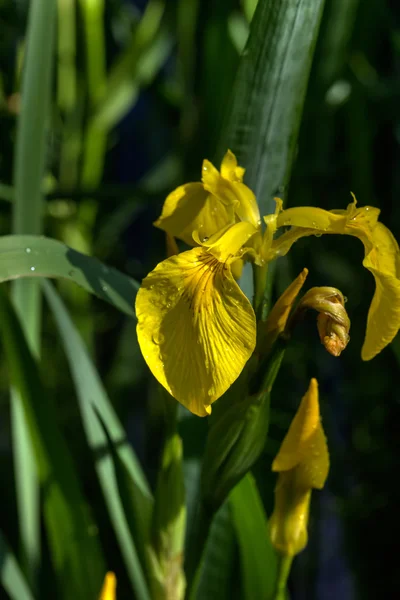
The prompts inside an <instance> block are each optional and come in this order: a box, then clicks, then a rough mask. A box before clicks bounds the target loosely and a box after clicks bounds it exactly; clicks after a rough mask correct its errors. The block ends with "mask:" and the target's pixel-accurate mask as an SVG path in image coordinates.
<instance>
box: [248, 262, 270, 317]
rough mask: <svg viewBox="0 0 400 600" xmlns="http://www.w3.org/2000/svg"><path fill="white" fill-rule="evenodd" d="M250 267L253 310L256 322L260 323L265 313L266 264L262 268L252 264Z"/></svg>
mask: <svg viewBox="0 0 400 600" xmlns="http://www.w3.org/2000/svg"><path fill="white" fill-rule="evenodd" d="M252 267H253V284H254V297H253V308H254V312H255V313H256V317H257V321H260V320H262V318H263V317H264V312H265V301H264V296H265V289H266V286H267V275H268V263H265V265H263V266H262V267H259V266H257V265H255V264H253V265H252Z"/></svg>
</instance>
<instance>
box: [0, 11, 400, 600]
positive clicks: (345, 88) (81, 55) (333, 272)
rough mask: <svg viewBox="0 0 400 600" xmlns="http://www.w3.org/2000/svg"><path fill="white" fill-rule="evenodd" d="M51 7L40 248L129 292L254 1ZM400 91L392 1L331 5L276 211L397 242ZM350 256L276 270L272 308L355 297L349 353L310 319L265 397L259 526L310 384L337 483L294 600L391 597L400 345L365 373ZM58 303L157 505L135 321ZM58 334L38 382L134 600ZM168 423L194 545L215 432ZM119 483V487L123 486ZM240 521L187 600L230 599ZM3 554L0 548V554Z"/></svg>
mask: <svg viewBox="0 0 400 600" xmlns="http://www.w3.org/2000/svg"><path fill="white" fill-rule="evenodd" d="M57 4H58V11H59V12H58V35H57V49H56V59H55V65H54V67H55V78H54V85H53V103H52V108H51V111H50V113H49V114H48V115H47V134H46V151H45V161H46V177H45V181H44V183H43V193H44V195H45V212H44V233H45V234H46V235H47V236H48V237H52V238H56V239H58V240H60V241H61V242H63V243H65V244H68V245H69V246H71V247H72V248H73V249H74V250H76V251H78V252H81V253H85V254H89V255H91V256H96V257H97V258H99V259H100V260H101V261H102V262H103V263H106V264H108V265H113V266H114V267H115V268H117V269H119V270H120V271H122V272H123V273H125V274H127V275H128V276H130V277H132V278H135V279H137V280H140V279H141V278H142V277H144V276H145V275H146V274H147V273H148V272H149V270H151V269H152V268H153V267H154V266H155V265H156V264H157V263H158V262H159V261H160V260H162V259H163V257H164V256H165V240H164V236H163V235H162V232H160V231H159V230H157V229H155V228H154V227H152V221H153V220H154V219H155V218H156V217H157V216H158V213H159V211H160V209H161V206H162V202H163V200H164V198H165V196H166V194H167V193H168V192H169V191H170V190H171V189H173V188H174V187H175V186H177V185H179V184H180V183H182V182H183V181H193V180H197V179H198V176H199V173H200V165H201V161H202V159H203V158H204V157H209V158H210V159H212V158H213V157H214V156H215V154H216V150H217V148H216V146H217V143H218V139H219V136H220V132H221V129H222V125H223V120H224V115H225V112H226V108H227V106H228V103H229V100H230V95H231V91H232V86H233V82H234V80H235V74H236V71H237V67H238V63H239V55H240V52H241V51H242V49H243V48H244V45H245V43H246V40H247V36H248V32H249V22H250V20H251V17H252V14H253V11H254V8H255V5H256V2H255V1H254V0H253V1H251V0H243V1H242V2H239V0H221V1H220V2H213V1H212V0H205V1H203V2H200V1H199V0H176V1H175V2H165V3H163V2H161V1H160V0H149V2H145V1H144V0H143V1H139V0H137V1H136V2H134V1H133V0H132V1H128V0H125V1H123V0H104V3H102V2H101V1H100V0H96V2H93V1H92V2H89V1H87V0H79V1H78V0H58V3H57ZM28 9H29V2H28V0H19V1H17V0H1V1H0V32H1V35H0V233H1V234H2V235H6V234H9V233H10V231H11V208H12V202H13V198H14V190H13V187H12V185H13V184H12V181H13V170H14V167H15V165H14V161H15V155H14V146H15V140H16V119H17V117H18V114H19V111H20V103H21V98H20V85H21V73H22V70H23V58H22V57H23V51H24V47H25V44H26V40H25V37H24V35H25V31H26V23H27V13H28ZM399 76H400V6H399V5H398V3H396V2H394V1H390V0H385V1H382V0H370V1H369V2H358V0H327V1H326V4H325V9H324V13H323V18H322V24H321V28H320V33H319V38H318V41H317V47H316V52H315V59H314V62H313V67H312V72H311V77H310V81H309V86H308V91H307V96H306V101H305V108H304V113H303V120H302V124H301V129H300V136H299V141H298V145H297V149H296V157H295V161H294V170H293V173H292V178H291V181H290V184H289V186H288V188H286V189H284V190H276V192H279V193H282V194H283V195H284V196H285V200H286V202H287V206H297V205H318V206H320V207H322V208H326V209H332V208H345V206H346V205H347V204H348V203H349V202H350V190H351V191H353V192H354V193H355V195H356V196H357V198H358V200H359V202H360V204H363V205H364V204H372V205H374V206H378V207H379V208H380V209H381V211H382V212H381V220H382V222H383V223H384V224H385V225H387V226H388V227H390V229H391V230H392V232H393V233H394V235H395V236H396V237H397V239H399V238H400V205H399V203H398V201H397V198H398V196H399V193H400V176H399V173H400V169H399V161H400V112H399V108H398V107H399V101H400V86H399ZM233 150H235V149H234V148H233ZM262 201H263V202H264V201H266V199H262ZM362 256H363V254H362V247H361V244H360V243H359V241H358V240H354V239H352V238H347V237H346V236H342V237H341V238H340V242H339V243H338V238H337V237H335V236H324V237H322V238H314V237H312V238H307V239H304V240H301V241H299V242H298V243H297V245H296V252H292V253H291V254H290V256H288V257H285V258H282V259H280V260H279V261H278V263H277V269H276V276H275V280H274V288H273V293H274V297H275V298H276V297H277V296H278V295H279V294H280V293H281V292H282V291H283V289H285V288H286V286H287V285H288V284H289V283H290V282H291V281H292V279H294V277H295V276H296V275H297V274H298V273H299V272H300V271H301V269H302V268H303V267H305V266H307V268H308V269H309V272H310V274H309V278H308V281H307V285H308V286H309V287H312V286H314V285H318V286H321V285H329V286H335V287H337V288H339V289H340V290H341V291H342V292H343V293H344V294H345V296H347V299H348V301H347V304H346V308H347V311H348V313H349V315H350V318H351V321H352V326H351V330H350V335H351V342H350V344H349V346H348V347H347V349H346V351H345V352H344V353H343V355H342V356H341V358H340V359H335V358H333V357H331V356H330V355H328V354H327V353H325V352H323V351H322V349H321V346H320V344H319V340H318V335H317V331H316V324H315V322H314V321H313V318H312V317H311V316H310V317H307V318H306V320H305V322H304V323H303V324H302V325H301V327H299V328H298V330H297V331H296V334H295V336H294V339H293V340H292V342H291V344H290V346H289V348H288V349H287V351H286V355H285V358H284V360H283V365H282V367H281V369H282V370H281V373H280V375H279V377H278V378H277V381H276V383H275V386H274V390H273V393H272V408H271V431H270V438H269V440H268V442H267V445H266V448H265V450H264V452H263V453H262V455H261V457H260V458H259V460H258V462H257V464H256V467H255V469H254V475H255V478H256V481H257V484H258V487H259V489H260V493H261V496H262V498H263V501H264V505H265V507H266V512H267V514H270V512H271V508H272V506H271V503H272V499H273V495H272V490H273V486H274V477H273V475H272V474H271V473H270V465H271V460H272V458H273V456H274V455H275V453H276V451H277V449H278V446H279V442H280V441H281V440H282V438H283V436H284V434H285V431H286V430H287V427H288V424H289V422H290V419H291V416H292V415H293V413H294V410H295V407H296V405H297V403H298V400H299V398H300V397H301V396H302V394H303V393H304V390H305V389H306V388H307V385H308V381H309V379H310V377H317V378H318V380H319V382H320V393H321V411H322V414H323V419H324V428H325V431H326V433H327V437H328V440H329V447H330V452H331V457H332V458H331V465H332V466H331V472H330V477H329V480H328V485H327V487H326V488H325V490H324V492H323V493H322V494H321V495H320V496H319V497H318V498H314V499H313V510H312V515H313V520H312V523H311V531H310V542H309V545H308V547H307V549H306V550H305V551H304V552H303V553H302V554H301V555H300V556H299V557H298V559H297V560H296V561H295V564H294V568H293V571H292V575H291V580H290V585H289V587H290V590H291V597H292V598H293V599H294V600H301V599H306V598H307V600H311V599H313V598H315V599H317V598H330V597H331V598H337V597H341V598H342V599H343V600H353V598H354V599H355V598H362V599H363V600H364V599H365V600H368V599H370V598H371V599H372V598H391V597H395V595H396V591H397V588H398V583H397V574H396V573H397V567H396V564H395V561H393V560H390V559H391V558H392V557H393V556H395V555H396V554H395V553H396V550H397V540H398V539H399V535H400V519H399V516H398V504H399V502H400V495H399V491H398V487H397V483H396V473H397V472H398V470H399V467H400V458H399V457H400V444H399V435H398V423H399V419H400V404H399V393H398V391H397V386H396V384H395V381H396V379H395V377H396V374H397V373H398V370H399V363H400V341H399V339H397V340H395V341H394V343H393V345H392V347H388V348H386V349H385V350H384V351H383V353H382V354H380V355H379V356H378V357H377V358H376V359H374V361H373V362H371V363H362V362H361V360H360V349H361V344H362V340H363V336H364V332H365V322H366V315H367V310H368V306H369V303H370V300H371V297H372V293H373V280H372V277H371V275H370V274H369V273H368V272H367V271H366V270H365V269H363V268H362V266H361V262H362ZM349 258H351V260H349ZM57 288H58V291H59V292H60V293H61V295H62V297H63V299H64V302H65V303H66V304H67V306H68V309H69V312H70V315H71V317H72V319H73V322H74V323H75V325H76V327H77V330H78V331H79V334H80V336H81V338H82V339H83V340H84V342H85V343H86V345H87V347H88V348H89V350H90V353H91V357H92V360H93V363H94V364H95V365H96V367H97V370H98V372H99V374H100V377H101V380H102V381H103V382H104V387H105V390H104V394H107V395H108V396H109V398H110V399H111V401H112V405H113V407H114V409H115V412H116V417H115V418H116V419H117V420H116V421H115V422H114V425H115V423H119V422H121V423H122V424H123V427H124V429H125V430H126V432H127V438H128V441H129V442H130V443H131V444H132V446H133V447H134V449H135V452H136V454H137V455H138V457H139V458H140V462H141V465H142V467H143V469H144V471H145V472H146V474H147V475H148V478H149V481H150V482H151V487H152V489H153V490H154V488H155V485H156V480H157V471H158V468H159V465H160V457H161V455H162V447H163V441H164V437H163V436H165V431H164V429H163V423H164V421H163V417H164V413H163V410H164V409H163V408H162V407H161V408H160V399H159V397H158V392H157V390H156V389H155V386H154V384H153V382H152V381H151V377H150V375H149V373H148V370H147V368H146V366H145V363H144V361H143V359H142V357H141V354H140V351H139V348H138V345H137V342H136V335H135V322H134V320H133V319H129V318H128V317H126V316H125V315H124V314H122V313H121V312H117V311H116V310H115V309H114V308H113V307H112V306H110V305H109V304H107V303H106V302H103V301H101V300H99V299H98V298H96V297H94V296H92V295H89V294H88V292H87V291H85V290H83V289H81V288H78V287H77V286H75V285H73V284H72V283H70V282H69V281H64V280H62V281H60V282H58V284H57ZM55 320H56V319H55V317H54V315H53V314H52V312H51V311H50V310H49V308H48V305H47V304H46V306H45V308H44V309H43V338H42V349H41V351H42V357H41V372H42V373H43V374H44V381H45V385H46V390H47V394H48V396H49V400H50V402H51V403H52V405H53V407H54V409H55V412H56V415H57V422H58V425H59V427H60V429H61V430H62V432H63V434H64V436H65V439H66V441H67V445H68V448H69V450H70V454H71V457H72V460H73V463H74V466H75V469H76V470H77V475H78V478H79V481H80V482H81V486H82V488H83V493H84V496H85V498H86V499H87V503H88V505H89V506H90V509H91V513H92V515H93V520H94V521H95V522H96V523H101V524H102V527H101V529H100V530H98V531H96V532H95V537H96V539H97V538H98V540H99V543H101V546H102V548H103V550H104V552H105V560H106V563H107V566H108V568H110V569H113V570H115V571H116V573H117V577H118V599H119V600H121V599H124V598H130V597H132V592H131V584H130V581H129V574H128V572H127V570H126V569H124V568H123V567H122V566H121V565H123V558H122V556H121V550H120V546H119V544H118V541H117V537H116V533H115V531H114V530H113V528H112V525H111V522H110V521H111V519H110V516H109V512H108V509H107V507H106V503H105V501H104V499H103V496H102V494H101V490H100V486H99V482H98V480H97V478H96V472H95V469H94V467H93V457H92V455H91V454H90V452H89V446H91V445H92V443H91V442H90V441H88V437H87V434H85V431H84V427H83V425H82V420H81V417H80V412H79V411H80V408H79V404H78V402H77V401H76V393H75V388H74V384H73V380H72V378H71V375H70V372H69V368H68V364H67V360H66V357H65V355H64V351H63V348H62V347H61V344H60V341H59V337H58V333H57V330H56V322H55ZM3 352H4V350H3V346H1V348H0V353H1V354H0V356H1V362H0V469H1V473H2V477H1V484H0V495H1V498H2V511H1V516H0V530H1V532H2V534H3V535H4V537H5V538H6V539H7V543H8V545H9V546H10V548H11V549H12V550H13V552H14V554H15V556H17V558H19V552H20V548H19V530H18V517H17V507H16V497H15V473H14V470H13V466H12V459H11V448H12V445H11V429H10V408H9V402H8V386H9V374H8V370H7V365H6V362H5V360H4V358H3ZM102 393H103V392H102ZM82 402H83V399H80V403H82ZM81 409H82V407H81ZM178 412H179V417H180V422H179V433H180V435H181V436H182V439H183V447H184V457H185V463H184V472H185V476H186V494H187V500H188V513H189V519H188V523H189V532H188V536H190V524H191V517H190V515H193V514H194V512H195V504H196V493H197V490H198V485H199V483H198V479H199V460H200V457H201V456H202V454H203V450H204V444H205V438H206V433H207V424H206V423H205V421H204V420H201V419H197V418H195V417H193V416H192V415H190V414H188V413H187V412H186V411H184V409H181V407H179V411H178ZM103 418H104V417H103ZM103 426H104V428H103V429H101V427H100V426H99V427H100V429H101V431H100V429H99V430H98V431H97V433H98V435H99V436H100V437H101V438H102V439H103V441H104V440H107V439H109V438H111V439H113V437H112V436H113V432H112V431H111V429H108V428H109V427H110V423H107V422H106V423H103ZM115 427H117V425H115ZM114 434H115V431H114ZM114 442H115V440H114ZM92 449H93V448H92ZM118 460H119V459H118V458H116V457H115V456H114V457H113V461H114V462H113V464H112V465H110V468H112V469H113V473H115V478H116V481H117V480H118V481H117V482H119V485H121V480H120V479H118V477H120V476H121V472H122V473H125V471H123V470H122V471H121V465H120V463H119V462H118ZM124 477H125V479H128V480H129V477H127V476H126V473H125V475H124ZM125 483H126V481H125ZM131 483H132V482H131ZM116 485H117V484H116ZM246 485H252V484H251V481H250V482H249V480H246ZM239 493H240V492H239ZM239 500H240V498H239ZM238 510H245V507H242V506H241V504H240V502H239V504H238V506H236V508H235V509H234V510H233V511H232V514H233V518H232V516H231V513H230V511H229V510H228V508H227V506H226V505H224V506H223V507H222V509H221V510H220V512H219V513H218V515H217V518H216V519H215V520H214V524H213V527H212V530H211V535H210V538H209V540H208V544H207V547H206V556H205V560H204V563H203V565H202V572H201V574H200V581H199V583H198V591H199V596H198V597H201V598H203V597H204V598H217V597H229V598H234V597H241V596H240V592H238V588H239V586H238V585H237V579H238V577H239V575H238V573H237V566H238V564H239V556H240V553H241V551H242V547H241V544H242V539H243V538H242V537H241V535H240V532H238V533H236V536H235V531H237V527H238V524H237V511H238ZM224 523H225V524H226V526H224ZM49 544H50V541H49V540H48V539H47V538H46V537H45V538H44V540H43V568H42V572H41V579H42V581H40V582H39V587H40V585H41V584H42V585H43V582H46V587H45V588H44V589H46V593H48V595H47V596H46V598H47V597H48V598H51V597H55V596H54V594H55V591H54V590H55V581H54V580H53V579H52V576H51V566H50V560H49ZM260 544H261V542H260ZM3 546H4V548H5V547H6V543H5V542H4V543H3V540H2V539H0V550H2V548H3ZM221 546H222V548H223V549H224V552H222V551H221ZM261 546H262V544H261ZM139 554H140V552H139ZM0 555H2V552H0ZM210 556H211V557H212V558H211V559H210ZM227 557H229V560H228V559H227ZM12 564H13V567H12V568H15V565H14V563H12ZM215 565H217V569H216V568H215ZM0 566H1V565H0ZM213 567H214V568H213ZM227 582H230V583H229V585H230V586H231V587H230V588H229V589H231V593H230V592H227V590H228V585H227ZM1 594H2V592H0V597H2V596H1ZM223 594H225V596H224V595H223ZM4 597H7V596H4ZM19 597H20V598H22V597H23V596H22V595H21V596H19ZM26 597H28V596H26ZM41 597H44V596H41ZM138 597H139V596H138Z"/></svg>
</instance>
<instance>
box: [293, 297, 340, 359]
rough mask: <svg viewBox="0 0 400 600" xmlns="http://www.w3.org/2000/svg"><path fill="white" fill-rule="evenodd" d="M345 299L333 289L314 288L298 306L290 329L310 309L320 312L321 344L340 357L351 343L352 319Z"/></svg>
mask: <svg viewBox="0 0 400 600" xmlns="http://www.w3.org/2000/svg"><path fill="white" fill-rule="evenodd" d="M344 303H345V298H344V296H343V294H342V292H341V291H339V290H338V289H336V288H333V287H314V288H311V289H310V290H308V292H306V294H304V296H303V298H302V299H301V300H300V302H299V304H298V305H297V307H296V309H295V311H294V313H293V314H292V317H291V319H290V322H289V324H288V329H289V330H290V329H292V328H293V326H294V325H295V324H296V322H297V321H298V320H299V319H300V318H301V317H302V316H303V315H304V312H305V311H306V310H308V309H310V308H312V309H314V310H316V311H318V312H319V315H318V319H317V326H318V333H319V337H320V339H321V343H322V344H323V345H324V346H325V348H326V349H327V351H328V352H329V353H330V354H332V355H333V356H339V355H340V353H341V352H342V351H343V350H344V349H345V348H346V346H347V344H348V343H349V340H350V336H349V330H350V319H349V316H348V314H347V312H346V309H345V307H344Z"/></svg>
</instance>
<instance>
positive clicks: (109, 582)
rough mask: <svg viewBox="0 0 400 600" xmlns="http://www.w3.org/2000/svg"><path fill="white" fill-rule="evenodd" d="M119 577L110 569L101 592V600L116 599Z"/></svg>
mask: <svg viewBox="0 0 400 600" xmlns="http://www.w3.org/2000/svg"><path fill="white" fill-rule="evenodd" d="M116 590H117V578H116V577H115V574H114V573H113V572H112V571H109V572H108V573H107V574H106V576H105V578H104V583H103V587H102V589H101V592H100V596H99V600H116V598H117V596H116Z"/></svg>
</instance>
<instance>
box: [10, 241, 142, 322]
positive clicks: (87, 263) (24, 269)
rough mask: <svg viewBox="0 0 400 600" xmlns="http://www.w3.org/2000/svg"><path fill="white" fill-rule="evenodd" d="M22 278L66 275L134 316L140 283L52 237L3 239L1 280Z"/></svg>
mask: <svg viewBox="0 0 400 600" xmlns="http://www.w3.org/2000/svg"><path fill="white" fill-rule="evenodd" d="M19 277H62V278H64V279H69V280H70V281H74V282H75V283H77V284H78V285H80V286H81V287H83V288H84V289H85V290H87V291H88V292H91V293H92V294H95V295H96V296H99V298H102V299H103V300H105V301H106V302H109V303H110V304H112V305H113V306H115V308H118V309H119V310H121V311H122V312H124V313H126V314H128V315H130V316H134V315H135V311H134V302H135V296H136V292H137V290H138V288H139V285H138V283H137V282H136V281H135V280H134V279H132V278H131V277H128V276H127V275H123V274H122V273H120V272H119V271H117V270H116V269H113V268H111V267H107V266H106V265H104V264H103V263H101V262H100V261H98V260H97V259H96V258H92V257H91V256H86V255H85V254H81V253H80V252H77V251H76V250H72V249H71V248H68V246H65V244H62V243H61V242H58V241H57V240H53V239H50V238H44V237H35V236H28V235H26V236H22V235H18V236H17V235H6V236H3V237H1V238H0V282H1V281H8V280H10V279H17V278H19Z"/></svg>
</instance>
